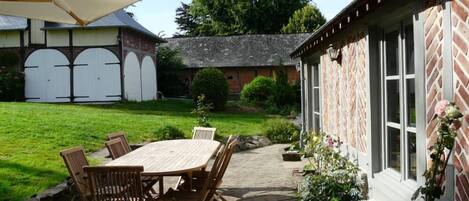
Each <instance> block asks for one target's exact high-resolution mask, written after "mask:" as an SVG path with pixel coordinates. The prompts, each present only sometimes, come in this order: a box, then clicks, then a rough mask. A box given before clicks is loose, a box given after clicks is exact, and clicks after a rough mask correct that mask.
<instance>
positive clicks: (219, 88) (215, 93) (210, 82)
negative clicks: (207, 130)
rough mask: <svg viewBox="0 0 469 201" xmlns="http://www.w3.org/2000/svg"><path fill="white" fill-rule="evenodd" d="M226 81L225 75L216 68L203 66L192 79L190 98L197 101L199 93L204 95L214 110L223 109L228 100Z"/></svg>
mask: <svg viewBox="0 0 469 201" xmlns="http://www.w3.org/2000/svg"><path fill="white" fill-rule="evenodd" d="M228 90H229V89H228V82H227V81H226V79H225V75H224V74H223V73H222V72H221V71H220V70H218V69H215V68H205V69H202V70H200V71H199V72H197V74H196V75H195V77H194V80H193V81H192V99H193V100H194V102H196V101H197V99H198V97H199V96H200V95H205V98H206V101H207V103H208V104H212V105H213V109H215V110H218V111H220V110H223V109H225V106H226V102H227V101H228V93H229V92H228Z"/></svg>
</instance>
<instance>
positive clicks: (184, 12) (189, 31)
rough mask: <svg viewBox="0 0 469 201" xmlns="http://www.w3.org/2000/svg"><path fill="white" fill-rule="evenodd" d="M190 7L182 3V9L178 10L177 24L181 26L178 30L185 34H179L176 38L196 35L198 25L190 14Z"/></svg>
mask: <svg viewBox="0 0 469 201" xmlns="http://www.w3.org/2000/svg"><path fill="white" fill-rule="evenodd" d="M189 9H190V5H189V4H185V3H184V2H181V7H179V8H177V9H176V20H175V22H176V23H177V24H178V25H179V27H178V29H179V30H180V31H181V32H183V34H181V33H178V34H176V35H175V36H176V37H179V36H184V34H186V35H195V33H193V31H194V30H195V29H196V28H197V23H196V22H195V18H194V17H193V16H192V15H191V14H190V11H189Z"/></svg>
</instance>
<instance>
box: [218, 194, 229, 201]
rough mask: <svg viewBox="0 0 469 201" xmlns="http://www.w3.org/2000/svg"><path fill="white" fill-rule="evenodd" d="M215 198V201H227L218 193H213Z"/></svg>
mask: <svg viewBox="0 0 469 201" xmlns="http://www.w3.org/2000/svg"><path fill="white" fill-rule="evenodd" d="M215 197H217V200H221V201H227V200H226V199H225V198H224V197H223V196H222V195H221V193H219V192H215Z"/></svg>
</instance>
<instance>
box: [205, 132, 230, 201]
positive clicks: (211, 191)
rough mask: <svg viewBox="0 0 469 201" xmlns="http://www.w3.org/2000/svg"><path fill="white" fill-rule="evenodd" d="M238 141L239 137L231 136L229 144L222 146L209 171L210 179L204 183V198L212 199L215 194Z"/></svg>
mask: <svg viewBox="0 0 469 201" xmlns="http://www.w3.org/2000/svg"><path fill="white" fill-rule="evenodd" d="M237 143H238V138H237V137H233V136H230V137H229V139H228V141H227V145H226V146H222V148H221V149H220V151H219V153H218V155H217V158H216V159H215V162H214V164H213V166H212V169H211V171H210V173H209V176H208V179H207V180H206V183H205V184H204V190H202V192H203V200H205V201H210V200H211V199H212V197H213V196H214V195H215V192H216V190H217V188H218V187H219V186H220V184H221V180H222V178H223V175H224V174H225V171H226V169H227V167H228V164H229V163H230V160H231V156H232V155H233V152H234V150H235V148H236V144H237Z"/></svg>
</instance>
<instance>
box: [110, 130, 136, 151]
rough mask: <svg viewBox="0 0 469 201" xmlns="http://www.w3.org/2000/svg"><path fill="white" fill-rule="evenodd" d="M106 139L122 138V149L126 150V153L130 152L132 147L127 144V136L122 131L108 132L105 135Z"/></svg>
mask: <svg viewBox="0 0 469 201" xmlns="http://www.w3.org/2000/svg"><path fill="white" fill-rule="evenodd" d="M107 139H108V140H114V139H121V140H122V145H124V149H125V150H126V151H127V153H129V152H131V151H132V149H131V147H130V145H129V140H127V136H126V135H125V133H124V132H122V131H121V132H117V133H110V134H108V135H107Z"/></svg>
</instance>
